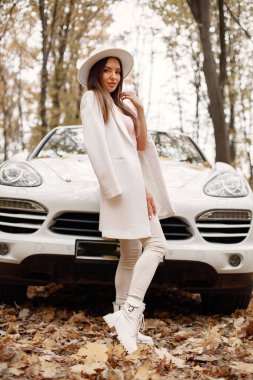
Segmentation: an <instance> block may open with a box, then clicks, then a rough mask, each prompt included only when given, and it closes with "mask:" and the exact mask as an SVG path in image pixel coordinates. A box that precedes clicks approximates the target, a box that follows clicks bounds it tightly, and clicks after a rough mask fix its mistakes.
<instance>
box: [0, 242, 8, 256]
mask: <svg viewBox="0 0 253 380" xmlns="http://www.w3.org/2000/svg"><path fill="white" fill-rule="evenodd" d="M8 253H9V246H8V244H6V243H0V255H2V256H5V255H7V254H8Z"/></svg>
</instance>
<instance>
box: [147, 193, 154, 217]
mask: <svg viewBox="0 0 253 380" xmlns="http://www.w3.org/2000/svg"><path fill="white" fill-rule="evenodd" d="M145 192H146V199H147V207H148V216H149V219H151V218H152V216H155V215H156V208H155V201H154V198H153V196H152V194H151V193H150V192H149V191H148V190H147V189H145Z"/></svg>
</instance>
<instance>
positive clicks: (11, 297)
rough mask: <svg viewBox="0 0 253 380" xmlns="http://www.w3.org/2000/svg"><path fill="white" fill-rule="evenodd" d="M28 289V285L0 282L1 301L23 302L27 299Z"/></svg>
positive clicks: (10, 302)
mask: <svg viewBox="0 0 253 380" xmlns="http://www.w3.org/2000/svg"><path fill="white" fill-rule="evenodd" d="M26 291H27V286H26V285H9V284H0V302H4V303H9V304H12V303H13V302H23V301H24V300H25V299H26Z"/></svg>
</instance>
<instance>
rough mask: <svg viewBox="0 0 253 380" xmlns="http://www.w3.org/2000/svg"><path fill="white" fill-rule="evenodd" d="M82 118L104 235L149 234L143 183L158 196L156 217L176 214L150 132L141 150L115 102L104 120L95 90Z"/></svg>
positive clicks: (128, 236) (88, 95) (85, 100)
mask: <svg viewBox="0 0 253 380" xmlns="http://www.w3.org/2000/svg"><path fill="white" fill-rule="evenodd" d="M81 118H82V124H83V127H84V141H85V146H86V149H87V153H88V156H89V158H90V161H91V164H92V166H93V169H94V171H95V174H96V176H97V179H98V181H99V185H100V220H99V229H100V231H101V232H102V236H103V237H106V238H115V239H140V238H145V237H149V236H150V223H149V217H148V210H147V201H146V194H145V187H146V189H148V190H149V191H150V192H151V194H152V195H153V197H154V201H155V205H156V210H157V215H158V217H159V218H160V219H163V218H167V217H169V216H172V215H173V210H172V207H171V204H170V201H169V198H168V194H167V190H166V185H165V182H164V178H163V174H162V171H161V167H160V162H159V158H158V154H157V152H156V148H155V145H154V142H153V139H152V137H151V136H149V137H148V146H147V148H146V149H145V151H141V152H138V151H137V150H136V146H135V144H134V142H133V141H132V139H131V137H130V135H129V133H128V130H127V128H126V126H125V124H124V121H123V118H122V116H121V114H120V112H119V111H118V109H117V107H116V106H115V107H114V110H113V112H112V113H111V114H110V116H109V120H108V123H106V124H105V123H104V120H103V115H102V112H101V109H100V106H99V103H98V101H97V98H96V96H95V93H94V92H93V91H88V92H86V93H85V94H84V95H83V98H82V101H81Z"/></svg>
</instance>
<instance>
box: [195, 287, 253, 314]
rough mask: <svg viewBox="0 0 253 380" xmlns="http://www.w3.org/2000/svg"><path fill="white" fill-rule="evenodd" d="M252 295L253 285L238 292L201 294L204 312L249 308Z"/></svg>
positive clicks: (229, 311) (224, 312)
mask: <svg viewBox="0 0 253 380" xmlns="http://www.w3.org/2000/svg"><path fill="white" fill-rule="evenodd" d="M251 297H252V287H250V288H245V289H243V290H241V291H240V293H236V292H235V291H231V293H228V292H227V293H216V294H215V293H212V294H210V293H204V294H201V304H202V309H203V312H204V313H207V314H230V313H232V312H233V311H235V310H236V309H247V307H248V305H249V303H250V300H251Z"/></svg>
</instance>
